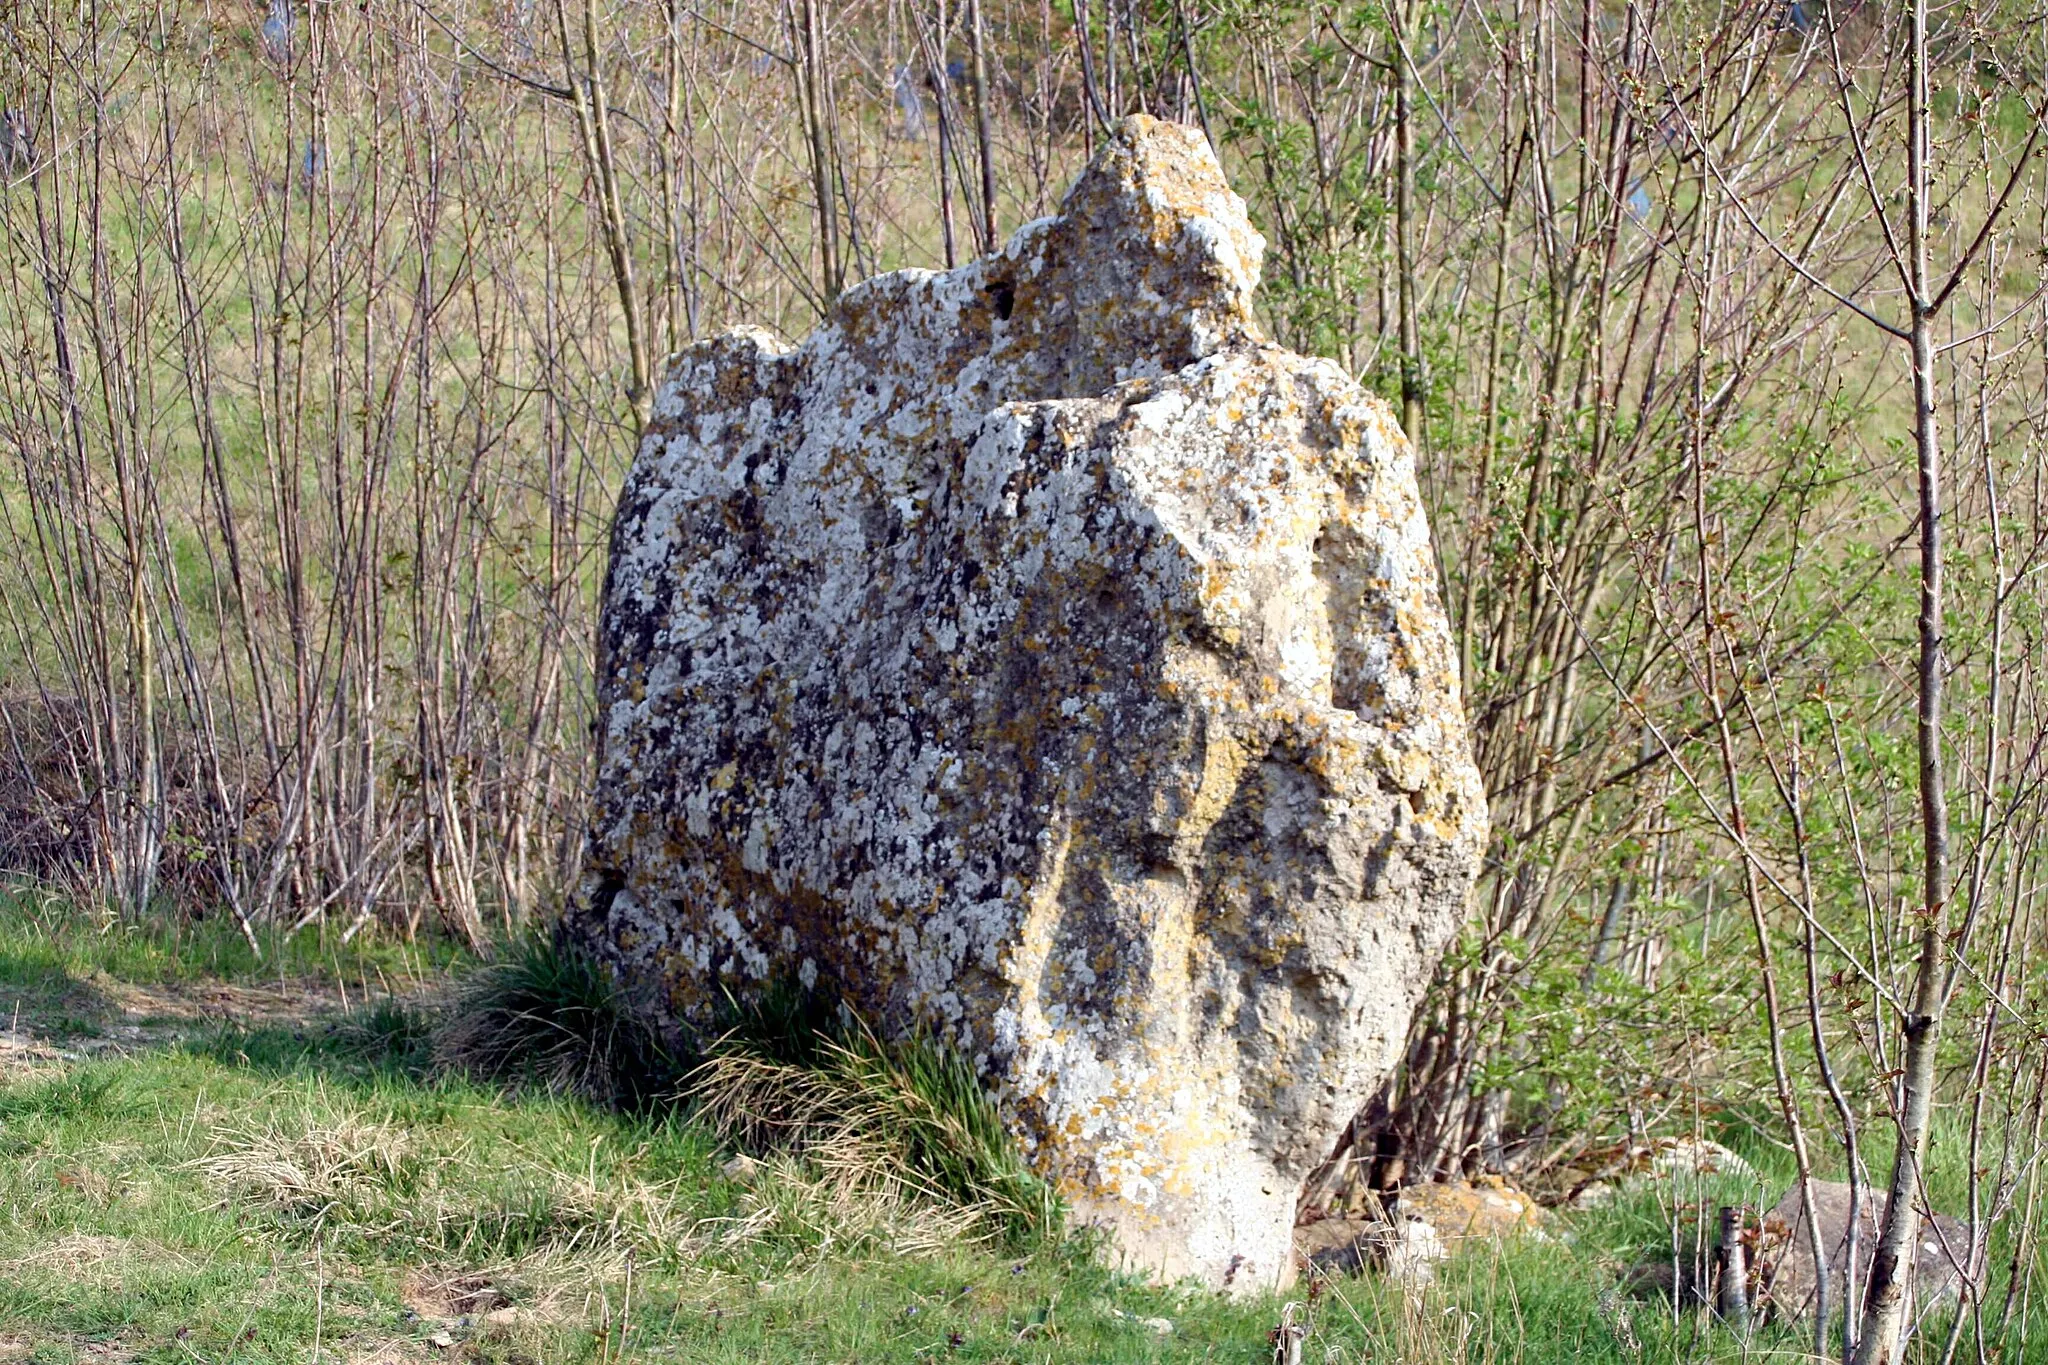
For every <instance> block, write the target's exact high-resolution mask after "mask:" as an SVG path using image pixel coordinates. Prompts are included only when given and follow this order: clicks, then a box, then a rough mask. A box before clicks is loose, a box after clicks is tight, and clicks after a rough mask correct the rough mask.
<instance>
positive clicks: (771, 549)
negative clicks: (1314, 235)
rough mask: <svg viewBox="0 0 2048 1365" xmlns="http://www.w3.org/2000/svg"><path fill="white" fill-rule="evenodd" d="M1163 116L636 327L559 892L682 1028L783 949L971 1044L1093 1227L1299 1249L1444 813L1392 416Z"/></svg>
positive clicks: (1360, 1092)
mask: <svg viewBox="0 0 2048 1365" xmlns="http://www.w3.org/2000/svg"><path fill="white" fill-rule="evenodd" d="M1263 248H1264V243H1263V241H1262V240H1261V239H1260V237H1259V235H1258V234H1257V233H1256V232H1255V231H1253V229H1252V227H1251V225H1250V223H1249V222H1248V221H1247V220H1246V218H1245V213H1244V205H1243V202H1242V201H1241V200H1240V199H1239V198H1238V197H1237V196H1236V195H1235V194H1233V193H1232V192H1231V191H1230V188H1229V186H1228V185H1227V184H1226V183H1225V181H1224V179H1223V176H1222V173H1221V171H1220V170H1219V169H1218V167H1217V165H1216V162H1215V159H1214V157H1213V155H1212V154H1211V153H1210V151H1209V149H1208V145H1207V142H1206V141H1205V140H1204V139H1203V137H1202V135H1201V134H1200V133H1199V132H1198V131H1194V130H1191V129H1187V128H1183V127H1179V126H1176V125H1172V124H1165V123H1159V122H1156V121H1154V120H1151V119H1147V118H1143V117H1138V118H1133V119H1131V120H1129V121H1127V122H1125V123H1124V124H1123V125H1122V126H1121V128H1120V129H1119V131H1118V133H1117V135H1116V137H1115V138H1113V139H1111V140H1110V141H1109V142H1108V143H1106V144H1105V146H1104V148H1103V149H1102V151H1101V153H1100V154H1099V155H1098V157H1097V158H1096V160H1095V161H1094V163H1092V164H1091V165H1090V166H1089V167H1088V169H1087V170H1086V171H1085V172H1084V173H1083V174H1082V175H1081V177H1080V178H1079V179H1078V180H1077V181H1076V183H1075V184H1074V186H1073V187H1072V189H1071V190H1070V191H1069V192H1068V194H1067V196H1066V199H1065V201H1064V202H1063V204H1062V207H1061V212H1060V214H1059V216H1057V217H1055V218H1049V219H1044V220H1041V221H1038V222H1035V223H1030V224H1027V225H1025V226H1024V227H1022V228H1020V229H1019V230H1018V231H1017V233H1016V235H1015V236H1013V237H1012V238H1011V240H1010V242H1009V244H1008V246H1007V247H1006V248H1005V249H1004V250H1002V251H1000V252H997V253H995V254H992V255H990V256H987V257H984V258H982V259H981V260H978V261H974V262H972V263H970V264H968V265H965V266H963V267H961V268H960V269H957V270H954V271H950V272H947V273H944V274H936V273H933V272H930V271H923V270H905V271H899V272H896V273H894V274H891V275H884V276H881V277H878V278H876V279H872V280H869V281H866V282H865V283H863V284H861V285H859V286H856V287H855V288H853V289H851V290H848V291H847V293H846V294H845V295H844V296H842V297H841V299H840V300H839V302H838V303H837V304H836V305H835V306H834V308H833V310H832V312H831V314H830V316H829V317H828V318H827V319H826V321H825V322H824V323H823V324H822V325H821V326H820V327H819V329H818V330H817V331H816V332H815V333H813V334H812V335H811V336H810V337H809V338H808V339H806V340H805V341H804V342H803V343H802V344H801V345H798V346H795V347H793V348H792V347H787V346H784V345H782V344H780V343H778V342H777V341H775V340H774V339H772V338H770V337H768V336H767V335H765V334H763V333H759V332H748V333H740V334H736V335H732V336H727V337H724V338H720V339H718V340H715V341H711V342H707V343H704V344H702V345H699V346H696V347H693V348H692V349H690V350H688V351H685V352H683V353H682V354H681V355H680V356H678V357H677V358H676V359H675V360H674V362H673V363H672V365H671V367H670V369H669V372H668V376H667V380H666V383H665V384H664V386H663V387H662V389H661V390H660V393H659V395H658V397H657V400H656V403H655V412H654V420H653V422H652V424H651V427H650V430H649V431H648V433H647V435H646V437H645V439H644V440H643V442H642V444H641V446H640V449H639V453H638V456H637V458H636V459H635V461H634V463H633V466H632V469H631V471H630V473H629V475H628V478H627V481H626V487H625V490H624V493H623V496H622V497H621V500H620V504H619V510H618V516H617V521H616V524H615V528H614V532H613V540H612V547H611V561H610V569H609V573H608V577H607V582H606V587H605V594H604V603H603V622H602V628H601V645H600V648H601V655H600V666H599V679H598V685H599V718H598V730H599V759H598V776H597V787H596V800H595V804H594V811H593V815H592V822H591V829H590V837H589V844H588V859H587V863H586V866H587V868H588V875H587V880H586V882H585V885H584V887H583V889H582V892H581V894H580V898H579V901H578V903H577V905H576V906H575V907H574V908H573V909H572V913H571V916H570V919H569V920H568V922H567V926H566V927H567V929H568V931H569V932H570V933H571V934H573V935H578V936H580V937H581V938H582V939H584V940H585V941H587V942H588V943H590V944H591V945H593V946H594V947H595V948H596V949H597V950H598V951H599V952H600V954H602V955H603V956H604V957H605V958H606V960H607V961H609V962H610V963H611V964H612V965H613V966H614V968H615V969H616V971H617V972H618V974H619V975H620V976H621V978H622V979H623V980H624V981H625V982H626V983H627V984H628V986H629V987H630V988H632V989H633V990H635V991H636V992H638V993H639V994H642V995H644V996H647V997H649V998H651V999H654V1000H656V1001H658V1005H657V1006H656V1008H658V1009H659V1010H660V1011H661V1013H662V1016H663V1019H664V1022H665V1023H666V1024H668V1025H670V1026H673V1027H675V1028H677V1029H687V1028H690V1027H692V1026H702V1025H705V1024H707V1023H709V1022H710V1021H711V1020H713V1019H714V1017H715V1016H716V1014H717V1012H718V1009H719V1007H720V1003H721V1001H722V1000H723V999H724V998H725V996H726V994H727V993H728V992H730V993H732V994H735V995H739V996H741V997H744V996H745V995H746V993H747V992H749V991H752V990H755V989H757V988H759V987H760V985H761V984H762V983H764V982H770V981H774V980H778V979H784V980H790V979H793V980H794V981H796V982H798V983H800V984H802V985H804V986H806V987H808V986H812V985H816V986H819V987H821V988H825V987H829V988H831V989H833V990H836V991H838V992H840V993H841V995H842V996H843V998H845V999H846V1000H847V1001H848V1002H849V1003H851V1004H852V1005H854V1006H856V1007H857V1008H859V1009H860V1010H861V1011H862V1012H863V1013H864V1014H865V1015H866V1016H867V1017H868V1018H869V1019H870V1020H872V1021H873V1022H874V1023H875V1024H876V1025H877V1026H878V1027H880V1028H881V1029H883V1030H884V1031H886V1032H891V1033H900V1032H902V1031H905V1030H908V1029H910V1028H912V1027H923V1028H926V1029H929V1030H931V1031H933V1032H935V1033H936V1034H937V1035H938V1036H940V1037H941V1038H943V1039H944V1040H945V1041H947V1042H948V1043H950V1044H951V1045H953V1046H955V1047H957V1048H959V1049H960V1050H961V1052H962V1053H963V1055H965V1056H966V1057H968V1058H969V1059H970V1060H971V1061H972V1062H973V1064H974V1065H975V1067H976V1068H977V1069H978V1071H979V1073H980V1075H981V1076H982V1077H983V1079H984V1080H985V1082H986V1083H987V1084H988V1085H989V1087H990V1089H991V1092H992V1093H993V1094H994V1095H995V1097H996V1098H997V1100H998V1102H999V1104H1000V1105H1001V1106H1002V1109H1003V1112H1004V1114H1005V1117H1006V1119H1007V1121H1008V1123H1009V1124H1010V1126H1011V1129H1012V1131H1013V1132H1014V1133H1015V1134H1016V1136H1017V1138H1018V1140H1019V1142H1020V1144H1021V1145H1022V1148H1023V1149H1024V1151H1025V1152H1026V1153H1027V1154H1028V1155H1029V1157H1030V1158H1031V1160H1032V1161H1033V1162H1034V1163H1035V1164H1036V1166H1037V1168H1038V1169H1039V1170H1040V1171H1041V1172H1043V1173H1044V1174H1045V1175H1046V1176H1047V1177H1048V1178H1049V1179H1051V1180H1053V1181H1054V1182H1055V1183H1056V1184H1057V1186H1058V1187H1059V1189H1060V1190H1061V1191H1062V1192H1063V1193H1064V1194H1065V1195H1066V1197H1067V1198H1068V1200H1069V1201H1070V1203H1071V1205H1072V1207H1073V1208H1074V1210H1075V1212H1076V1213H1077V1215H1078V1216H1079V1217H1080V1218H1082V1219H1086V1220H1094V1221H1099V1222H1101V1223H1103V1224H1106V1225H1107V1226H1108V1228H1109V1229H1110V1231H1111V1232H1112V1234H1113V1236H1114V1238H1115V1241H1116V1244H1117V1245H1118V1247H1119V1248H1120V1249H1121V1251H1122V1254H1123V1257H1124V1259H1125V1263H1126V1264H1127V1265H1129V1266H1131V1267H1132V1268H1141V1269H1144V1270H1147V1271H1149V1272H1151V1273H1154V1274H1156V1275H1159V1276H1162V1277H1167V1278H1176V1277H1180V1276H1193V1277H1195V1278H1197V1279H1199V1280H1201V1281H1202V1282H1204V1283H1205V1284H1208V1285H1211V1286H1214V1287H1218V1288H1229V1289H1232V1290H1253V1289H1257V1288H1259V1287H1262V1286H1268V1285H1273V1284H1276V1283H1280V1282H1283V1281H1284V1280H1285V1279H1287V1278H1288V1277H1290V1276H1291V1274H1292V1272H1293V1265H1294V1259H1293V1255H1292V1249H1291V1233H1292V1224H1293V1214H1294V1210H1295V1206H1296V1200H1297V1197H1298V1195H1299V1192H1300V1187H1301V1184H1302V1181H1303V1179H1304V1178H1305V1177H1306V1176H1308V1175H1309V1174H1310V1173H1311V1172H1312V1171H1313V1170H1314V1169H1315V1168H1316V1166H1317V1165H1318V1164H1319V1163H1320V1162H1322V1161H1323V1160H1324V1159H1325V1158H1326V1157H1327V1156H1328V1154H1329V1152H1330V1151H1331V1150H1332V1148H1333V1147H1334V1145H1335V1143H1336V1140H1337V1138H1338V1136H1339V1134H1340V1133H1341V1132H1342V1131H1343V1129H1344V1127H1345V1125H1346V1123H1347V1122H1349V1120H1350V1119H1351V1117H1352V1115H1353V1114H1354V1113H1355V1112H1356V1110H1357V1109H1358V1107H1359V1106H1360V1105H1361V1103H1362V1102H1363V1101H1364V1100H1365V1099H1366V1097H1367V1096H1368V1095H1370V1094H1371V1092H1372V1091H1373V1089H1374V1088H1375V1087H1376V1086H1377V1085H1378V1084H1379V1083H1380V1081H1381V1080H1382V1078H1383V1077H1384V1076H1385V1074H1386V1073H1387V1071H1388V1069H1389V1067H1390V1066H1391V1065H1392V1064H1393V1062H1394V1060H1395V1058H1396V1056H1397V1054H1398V1052H1399V1049H1400V1047H1401V1044H1402V1040H1403V1037H1404V1034H1405V1032H1406V1029H1407V1027H1408V1022H1409V1016H1410V1013H1411V1011H1412V1009H1413V1007H1414V1004H1415V1001H1416V999H1417V997H1418V996H1419V994H1420V992H1421V990H1422V988H1423V986H1424V984H1425V982H1426V981H1427V979H1428V976H1429V974H1430V972H1431V970H1432V968H1433V967H1434V965H1435V962H1436V960H1437V958H1438V956H1439V954H1440V952H1441V950H1442V948H1443V946H1444V945H1445V943H1446V942H1447V940H1448V939H1449V938H1450V936H1451V935H1452V934H1453V933H1454V932H1455V930H1456V928H1457V925H1458V923H1459V922H1460V920H1461V919H1462V917H1463V915H1464V912H1465V902H1466V897H1467V893H1468V891H1469V888H1470V886H1471V882H1472V879H1473V876H1474V873H1475V871H1476V868H1477V863H1478V858H1479V854H1480V850H1481V845H1482V843H1483V841H1484V837H1485V831H1486V808H1485V798H1484V793H1483V792H1482V790H1481V787H1480V783H1479V778H1478V774H1477V771H1476V770H1475V768H1474V767H1473V764H1472V760H1471V757H1470V754H1469V749H1468V744H1467V740H1466V732H1465V724H1464V717H1463V713H1462V709H1461V706H1460V702H1459V694H1458V679H1457V674H1456V662H1455V655H1454V652H1453V650H1452V648H1451V640H1450V633H1449V630H1448V628H1447V623H1446V621H1445V618H1444V614H1443V610H1442V607H1441V604H1440V602H1439V600H1438V596H1437V588H1436V570H1435V566H1434V563H1433V561H1432V557H1431V553H1430V548H1429V536H1428V529H1427V526H1426V525H1425V523H1424V520H1423V514H1422V505H1421V502H1420V499H1419V497H1418V495H1417V491H1416V485H1415V473H1414V462H1413V455H1412V453H1411V451H1410V448H1409V445H1408V442H1407V440H1406V438H1405V437H1403V435H1402V434H1401V432H1400V430H1399V428H1398V426H1397V424H1396V423H1395V422H1394V420H1393V419H1392V416H1391V415H1390V413H1389V412H1388V410H1387V408H1386V406H1385V405H1384V404H1383V403H1381V402H1380V401H1379V400H1378V399H1376V398H1375V397H1373V396H1372V395H1370V394H1368V393H1367V392H1366V391H1364V390H1363V389H1361V388H1360V387H1359V386H1358V385H1357V384H1356V383H1355V382H1354V381H1352V380H1351V379H1350V378H1349V377H1348V376H1347V375H1345V374H1344V373H1343V372H1342V370H1340V369H1339V368H1338V367H1337V366H1336V365H1334V364H1332V363H1330V362H1328V361H1322V360H1313V359H1308V358H1305V357H1302V356H1299V355H1295V354H1292V353H1290V352H1288V351H1285V350H1282V349H1280V348H1278V347H1276V346H1273V345H1271V344H1270V343H1268V342H1266V341H1264V340H1263V339H1262V337H1261V336H1260V334H1259V330H1258V327H1257V324H1256V323H1255V321H1254V319H1253V314H1252V307H1251V298H1252V291H1253V289H1254V288H1255V286H1256V284H1257V281H1258V268H1259V258H1260V254H1261V252H1262V251H1263Z"/></svg>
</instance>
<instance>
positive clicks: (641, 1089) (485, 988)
mask: <svg viewBox="0 0 2048 1365" xmlns="http://www.w3.org/2000/svg"><path fill="white" fill-rule="evenodd" d="M385 1027H387V1028H390V1029H393V1030H398V1031H403V1030H404V1029H406V1028H408V1027H410V1025H409V1024H407V1023H405V1022H404V1021H389V1022H387V1023H386V1025H385ZM431 1051H432V1058H433V1063H434V1066H435V1067H436V1068H437V1069H439V1070H442V1071H444V1072H451V1073H459V1074H462V1075H467V1076H471V1077H474V1078H475V1079H477V1080H480V1081H484V1082H486V1083H491V1084H500V1085H511V1086H517V1087H521V1088H528V1089H537V1090H540V1091H543V1092H545V1093H548V1094H553V1095H571V1096H575V1097H576V1098H578V1099H582V1100H587V1101H589V1102H591V1103H593V1104H599V1105H607V1106H613V1107H620V1108H642V1107H645V1106H646V1105H648V1104H649V1103H651V1102H653V1101H654V1100H656V1099H657V1098H659V1097H661V1096H662V1095H663V1094H664V1093H667V1092H671V1091H672V1090H673V1088H674V1082H675V1077H676V1076H677V1074H678V1071H679V1067H678V1065H677V1062H676V1059H675V1056H674V1054H673V1052H672V1051H671V1049H670V1048H669V1047H668V1046H667V1044H665V1043H664V1042H663V1040H662V1038H661V1036H660V1035H659V1033H657V1032H656V1030H655V1029H654V1028H653V1027H652V1026H651V1025H650V1024H649V1023H648V1022H647V1020H646V1017H645V1016H644V1014H643V1013H642V1012H641V1011H639V1010H638V1009H636V1008H635V1007H634V1002H633V1001H632V1000H631V999H630V998H629V997H628V996H627V994H626V992H624V991H623V990H621V989H620V988H619V986H618V984H617V983H616V982H615V981H613V979H612V976H611V974H610V972H608V971H607V970H606V969H605V967H604V964H603V963H601V962H599V961H598V960H597V959H596V958H594V957H592V956H591V955H590V954H589V953H587V952H585V951H583V950H582V949H580V948H578V947H576V946H575V945H573V944H568V943H563V942H561V941H559V939H558V938H557V936H556V935H554V934H551V933H549V932H547V931H546V930H536V931H534V932H531V933H528V934H526V935H524V936H523V937H521V938H519V939H517V940H515V941H514V942H512V943H511V944H510V945H508V946H507V947H506V948H505V949H504V950H503V951H501V952H500V953H499V954H498V956H497V957H495V958H493V959H492V960H490V961H489V962H486V963H483V964H482V965H480V966H478V967H476V968H474V969H472V970H471V971H470V973H469V974H468V975H467V976H466V977H465V978H464V979H463V980H462V982H461V983H460V984H459V985H458V986H457V988H456V990H455V992H454V994H453V997H452V998H451V999H450V1001H449V1003H448V1008H447V1012H446V1016H445V1018H444V1019H443V1021H442V1022H441V1023H440V1025H439V1027H438V1028H436V1029H435V1030H434V1033H433V1037H432V1045H431Z"/></svg>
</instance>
